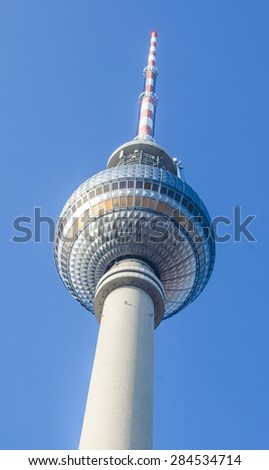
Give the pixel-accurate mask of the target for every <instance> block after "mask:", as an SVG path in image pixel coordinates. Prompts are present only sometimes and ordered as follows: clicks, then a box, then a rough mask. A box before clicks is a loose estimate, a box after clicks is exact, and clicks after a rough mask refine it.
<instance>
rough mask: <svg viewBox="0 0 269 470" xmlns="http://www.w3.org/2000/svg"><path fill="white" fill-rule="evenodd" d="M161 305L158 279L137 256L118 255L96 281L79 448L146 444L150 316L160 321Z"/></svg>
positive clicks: (149, 429)
mask: <svg viewBox="0 0 269 470" xmlns="http://www.w3.org/2000/svg"><path fill="white" fill-rule="evenodd" d="M163 309H164V304H163V290H162V286H161V283H160V281H159V280H158V278H157V277H156V275H155V274H154V272H153V271H152V270H151V269H150V268H149V267H148V266H147V265H146V264H145V263H143V262H141V261H137V260H135V259H127V260H123V261H121V262H119V263H118V264H117V265H115V266H114V267H112V268H111V269H110V271H109V272H108V273H107V274H106V275H104V276H103V278H102V279H101V280H100V282H99V284H98V286H97V289H96V299H95V311H96V312H97V315H98V316H99V315H100V313H101V314H102V316H101V318H100V322H101V323H100V330H99V336H98V343H97V348H96V353H95V360H94V366H93V371H92V377H91V383H90V388H89V394H88V400H87V405H86V411H85V416H84V422H83V427H82V433H81V440H80V449H151V447H152V394H153V332H154V317H155V322H159V321H160V320H161V317H162V314H163ZM156 312H157V318H156Z"/></svg>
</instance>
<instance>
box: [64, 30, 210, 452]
mask: <svg viewBox="0 0 269 470" xmlns="http://www.w3.org/2000/svg"><path fill="white" fill-rule="evenodd" d="M156 42H157V33H156V32H153V33H151V41H150V50H149V56H148V63H147V66H146V67H145V69H144V78H145V83H144V91H143V93H142V94H141V95H140V99H139V101H140V109H139V120H138V132H137V136H136V137H135V139H134V140H132V141H130V142H127V143H125V144H123V145H122V146H121V147H119V148H118V149H116V150H115V151H114V152H113V153H112V155H111V157H110V158H109V160H108V163H107V168H106V169H105V170H103V171H101V172H100V173H98V174H97V175H94V176H93V177H91V178H89V179H88V180H87V181H86V182H85V183H83V184H82V185H81V186H79V188H78V189H77V190H76V191H75V192H74V193H73V194H72V196H71V197H70V198H69V199H68V201H67V203H66V204H65V206H64V208H63V210H62V212H61V215H60V218H59V221H58V225H57V228H56V234H55V260H56V266H57V269H58V272H59V275H60V277H61V278H62V280H63V282H64V284H65V285H66V287H67V288H68V290H69V291H70V293H71V294H72V295H73V297H75V299H77V300H78V301H79V302H80V303H81V304H82V305H83V306H84V307H85V308H86V309H88V310H89V311H90V312H92V313H94V314H95V316H96V318H97V320H98V322H99V323H100V328H99V336H98V342H97V347H96V353H95V359H94V365H93V371H92V376H91V382H90V388H89V394H88V400H87V405H86V411H85V416H84V422H83V427H82V433H81V439H80V449H151V448H152V401H153V400H152V395H153V337H154V328H156V327H157V326H158V325H159V324H160V322H161V321H162V320H163V319H166V318H169V317H171V316H172V315H174V314H176V313H178V312H179V311H180V310H182V309H183V308H184V307H186V306H187V305H188V304H189V303H190V302H192V301H193V300H194V299H195V298H196V297H197V296H198V295H199V294H200V293H201V291H202V290H203V289H204V287H205V285H206V283H207V281H208V279H209V277H210V275H211V272H212V269H213V265H214V257H215V246H214V240H213V237H212V234H211V231H210V216H209V214H208V212H207V209H206V207H205V206H204V204H203V202H202V201H201V199H200V198H199V196H198V195H197V194H196V193H195V192H194V191H193V189H192V188H191V187H190V186H189V185H188V184H187V183H185V181H184V179H183V176H182V172H181V165H180V163H179V162H177V160H176V159H174V158H171V157H170V155H169V154H168V153H167V151H166V150H165V149H164V148H162V147H161V146H160V145H158V144H156V142H155V140H154V124H155V114H156V113H155V111H156V104H157V96H156V94H155V88H156V77H157V73H158V71H157V68H156Z"/></svg>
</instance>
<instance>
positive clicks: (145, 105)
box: [135, 31, 158, 142]
mask: <svg viewBox="0 0 269 470" xmlns="http://www.w3.org/2000/svg"><path fill="white" fill-rule="evenodd" d="M156 43H157V32H156V31H153V32H152V33H151V39H150V49H149V56H148V65H147V66H146V67H145V68H144V71H143V73H144V77H145V83H144V91H143V93H141V95H140V96H139V103H140V107H139V118H138V130H137V136H136V138H135V139H136V140H149V141H152V142H154V126H155V114H156V105H157V101H158V98H157V95H156V94H155V88H156V78H157V75H158V70H157V68H156Z"/></svg>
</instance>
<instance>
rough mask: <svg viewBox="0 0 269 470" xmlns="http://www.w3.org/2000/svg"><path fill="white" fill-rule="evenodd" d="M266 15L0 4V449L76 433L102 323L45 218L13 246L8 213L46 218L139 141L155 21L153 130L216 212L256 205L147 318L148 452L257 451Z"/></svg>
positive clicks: (259, 6)
mask: <svg viewBox="0 0 269 470" xmlns="http://www.w3.org/2000/svg"><path fill="white" fill-rule="evenodd" d="M268 19H269V5H268V2H267V1H266V0H264V1H262V0H260V1H259V2H256V1H255V0H167V1H165V2H164V1H160V0H159V1H158V0H157V1H156V0H155V1H151V0H144V1H142V0H129V1H128V0H113V1H109V0H105V1H97V0H80V1H74V0H73V1H71V0H53V1H52V0H46V1H45V0H32V1H30V0H24V1H23V2H22V1H19V0H2V2H1V6H0V60H1V76H0V103H1V113H0V133H1V139H0V154H1V168H2V169H1V173H0V179H1V183H0V188H1V192H2V204H1V211H0V216H1V231H0V245H1V259H2V262H1V271H2V272H1V274H2V275H1V293H2V308H1V321H0V324H1V326H0V356H1V363H0V390H1V402H0V448H1V449H75V448H77V446H78V441H79V435H80V428H81V423H82V418H83V412H84V406H85V400H86V394H87V388H88V382H89V377H90V372H91V366H92V361H93V355H94V350H95V344H96V339H97V332H98V324H97V322H96V320H95V318H94V317H93V316H91V315H90V314H89V313H88V312H87V311H86V310H85V309H83V308H82V307H81V306H80V305H79V304H78V303H77V302H76V301H75V300H73V299H72V297H71V296H70V295H69V294H68V292H67V290H66V289H65V287H64V286H63V284H62V283H61V281H60V279H59V277H58V274H57V272H56V269H55V266H54V261H53V250H52V243H51V242H50V241H49V237H48V227H47V225H46V223H43V224H42V229H41V241H40V242H34V238H32V239H31V240H30V241H28V242H27V243H21V242H17V243H15V242H14V241H12V237H14V235H17V236H19V235H20V234H19V233H18V232H16V231H15V230H14V228H13V221H14V220H15V219H16V218H17V217H20V216H26V217H31V218H32V217H33V213H34V207H40V208H41V209H40V210H41V214H42V215H44V216H45V215H46V216H50V217H51V218H53V219H54V220H55V221H56V218H57V216H58V215H59V213H60V211H61V209H62V207H63V205H64V203H65V202H66V200H67V198H68V197H69V196H70V194H71V193H72V192H73V190H74V189H76V187H77V186H78V185H79V184H81V183H82V182H83V181H84V180H86V179H87V178H88V177H90V176H91V175H93V174H95V173H97V172H98V171H101V170H102V169H104V167H105V165H106V162H107V159H108V157H109V156H110V154H111V153H112V151H113V150H114V149H115V148H116V147H118V146H119V145H120V144H122V143H124V142H126V141H128V140H131V139H132V138H133V137H134V135H135V131H136V125H137V114H138V105H137V97H138V95H139V94H140V92H141V91H142V84H143V78H142V69H143V67H144V66H145V65H146V60H147V53H148V47H149V33H150V31H152V30H155V29H156V30H157V31H158V32H159V39H158V55H157V65H158V68H159V76H158V82H157V93H158V95H159V103H158V110H157V122H156V130H155V136H156V140H157V142H158V143H159V144H160V145H162V146H164V147H165V148H166V149H167V150H168V152H170V153H171V154H172V155H175V156H176V157H178V158H179V159H181V160H182V161H183V164H184V170H185V176H186V180H187V182H188V183H189V184H190V185H191V186H192V187H193V188H194V189H195V190H196V191H197V192H198V194H199V195H200V197H201V198H202V199H203V201H204V202H205V204H206V205H207V208H208V210H209V212H210V214H211V215H212V217H215V216H219V215H224V216H226V217H229V218H231V220H232V221H233V208H234V207H235V206H240V207H241V211H242V214H241V216H242V220H243V219H244V218H245V217H246V216H248V215H252V214H253V215H256V216H257V217H256V219H255V220H254V221H253V222H252V223H251V225H249V230H251V233H252V234H253V236H254V237H255V239H256V240H257V241H256V242H249V241H248V240H246V238H245V237H242V239H241V241H240V242H236V241H234V237H232V239H231V240H230V241H229V242H227V243H218V246H217V256H216V264H215V269H214V272H213V275H212V278H211V280H210V282H209V284H208V286H207V287H206V289H205V290H204V292H203V293H202V294H201V295H200V297H199V298H198V299H197V300H196V301H195V302H194V303H193V304H191V305H190V306H189V307H188V308H186V309H185V310H184V311H182V312H181V313H180V314H179V315H177V316H175V317H173V318H171V319H169V320H167V321H164V322H163V323H162V324H161V325H160V326H159V328H158V329H157V330H156V333H155V372H154V374H155V393H154V448H155V449H268V436H269V406H268V396H269V376H268V357H269V341H268V336H269V335H268V329H269V319H268V274H267V268H268V261H269V259H268V242H267V231H268V229H269V226H268V150H269V138H268V98H269V93H268V78H269V65H268V50H267V48H268V41H269V37H268V36H269V34H268ZM28 227H30V228H31V229H32V228H33V222H31V224H28ZM233 227H234V221H233V224H232V225H231V226H229V227H226V228H225V227H224V225H222V226H220V227H219V233H220V234H224V233H225V231H227V232H228V233H229V234H231V235H232V234H233Z"/></svg>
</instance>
